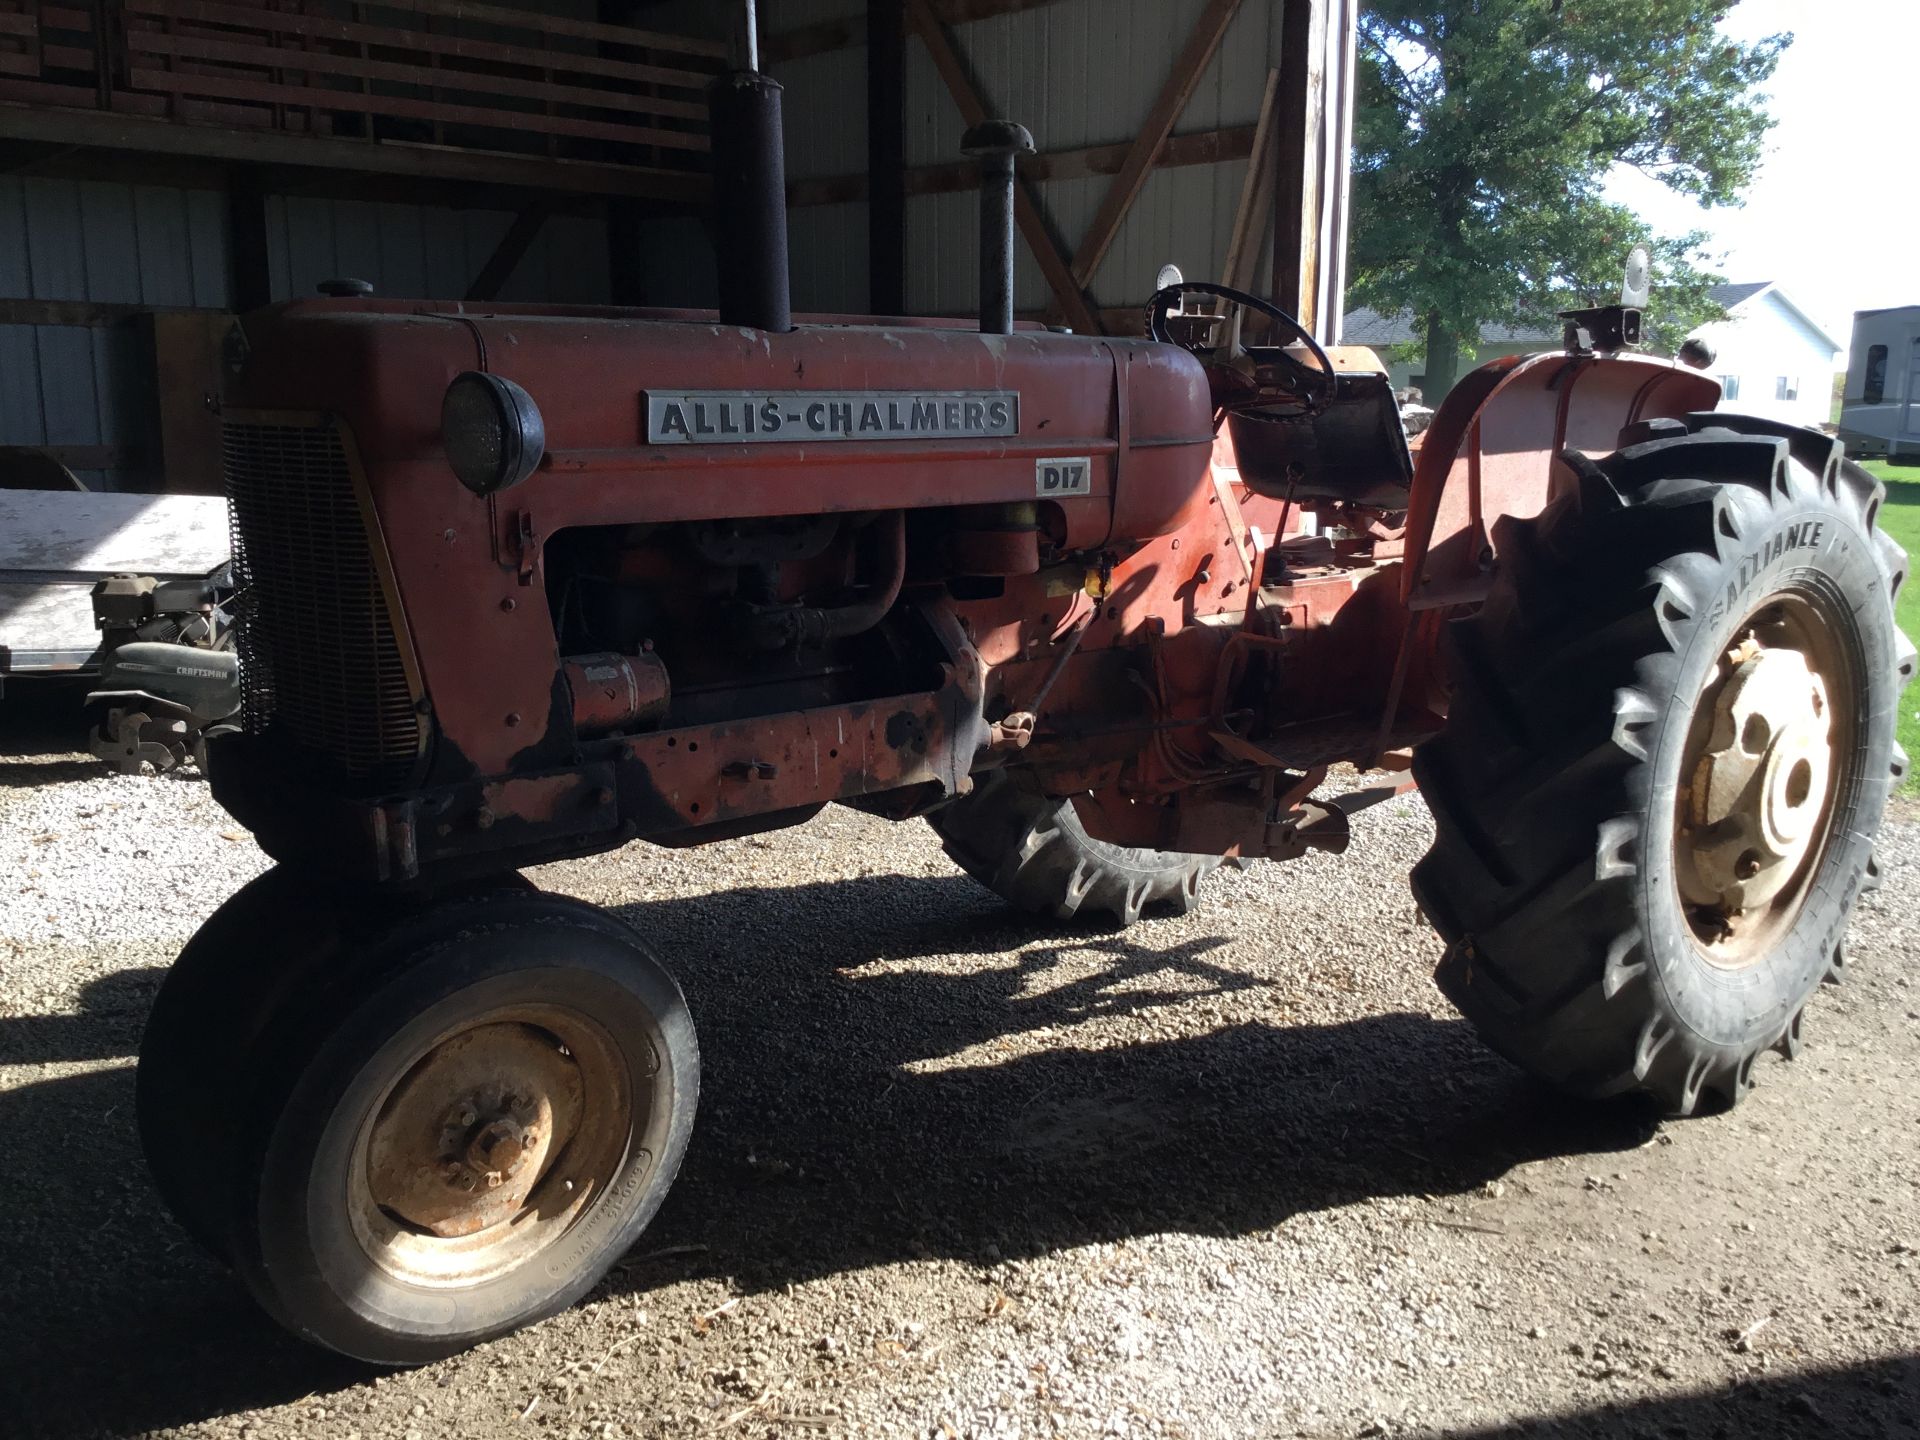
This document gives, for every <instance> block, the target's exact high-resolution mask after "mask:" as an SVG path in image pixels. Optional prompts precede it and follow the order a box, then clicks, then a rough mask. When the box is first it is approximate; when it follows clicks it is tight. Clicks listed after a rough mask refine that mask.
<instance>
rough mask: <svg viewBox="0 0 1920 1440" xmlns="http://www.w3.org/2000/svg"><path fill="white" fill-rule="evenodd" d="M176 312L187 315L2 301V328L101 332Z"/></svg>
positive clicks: (168, 309) (156, 308)
mask: <svg viewBox="0 0 1920 1440" xmlns="http://www.w3.org/2000/svg"><path fill="white" fill-rule="evenodd" d="M176 310H179V311H181V312H182V313H186V311H187V307H175V306H160V305H124V304H113V303H109V302H107V301H103V300H0V325H71V326H75V327H78V328H83V329H93V330H98V329H103V328H105V327H107V326H109V325H118V324H119V323H120V322H121V321H123V320H132V319H134V318H136V317H138V316H141V315H154V314H159V313H162V312H164V313H167V314H172V313H175V311H176ZM204 313H221V314H224V313H225V312H224V311H220V312H213V311H210V310H209V311H206V312H204Z"/></svg>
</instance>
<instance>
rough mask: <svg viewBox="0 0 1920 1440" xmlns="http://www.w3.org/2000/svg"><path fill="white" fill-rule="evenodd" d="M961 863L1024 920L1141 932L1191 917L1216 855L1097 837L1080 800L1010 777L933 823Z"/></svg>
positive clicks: (989, 783) (991, 779)
mask: <svg viewBox="0 0 1920 1440" xmlns="http://www.w3.org/2000/svg"><path fill="white" fill-rule="evenodd" d="M927 819H928V822H929V823H930V824H931V825H932V826H933V828H934V830H935V831H936V832H937V833H938V834H939V836H940V839H941V841H942V843H943V844H944V846H945V848H946V852H947V854H948V855H949V856H951V857H952V859H953V861H954V863H955V864H956V865H958V866H959V867H960V868H961V869H962V870H965V871H966V872H967V873H968V874H969V875H971V876H972V877H973V878H974V879H975V880H978V881H979V882H980V883H981V884H982V885H984V886H986V887H987V888H988V889H989V890H991V891H993V892H994V894H996V895H998V896H999V897H1000V898H1001V899H1003V900H1005V901H1006V902H1007V903H1008V904H1009V905H1012V906H1013V907H1014V908H1015V909H1017V910H1024V911H1026V912H1027V913H1028V914H1030V915H1044V916H1047V917H1049V918H1051V919H1056V920H1071V919H1075V918H1077V917H1080V916H1088V915H1101V916H1105V917H1106V918H1108V919H1110V920H1113V921H1115V922H1116V923H1118V924H1120V925H1131V924H1133V923H1134V922H1135V921H1136V920H1138V919H1139V918H1140V916H1141V914H1142V913H1143V912H1144V911H1145V910H1146V909H1147V907H1149V906H1155V905H1157V906H1163V907H1165V908H1166V909H1168V910H1170V911H1172V912H1173V913H1175V914H1182V915H1184V914H1185V913H1186V912H1187V911H1188V910H1190V909H1192V908H1193V906H1194V904H1195V903H1197V901H1198V900H1199V896H1200V882H1201V881H1202V880H1203V879H1205V878H1206V877H1207V876H1208V875H1210V874H1212V873H1213V872H1214V871H1215V870H1216V869H1218V868H1219V866H1220V861H1219V859H1218V858H1216V857H1214V856H1211V855H1177V854H1173V853H1171V852H1169V851H1165V850H1140V849H1131V848H1128V847H1126V846H1122V845H1111V844H1108V843H1107V842H1106V841H1104V840H1096V839H1094V838H1093V837H1092V836H1090V835H1088V834H1087V831H1086V827H1085V826H1084V825H1082V824H1081V823H1080V816H1079V815H1078V814H1077V813H1076V812H1075V811H1074V808H1073V802H1072V801H1071V800H1055V799H1053V798H1051V797H1049V796H1046V795H1043V794H1041V793H1040V792H1039V791H1038V790H1034V789H1030V788H1028V787H1027V786H1025V785H1023V784H1022V783H1021V782H1020V781H1019V780H1018V779H1017V778H1015V777H1014V776H1013V775H1011V774H1009V773H1008V772H1006V771H1004V770H997V771H993V772H990V773H988V774H986V775H982V776H979V777H977V778H976V780H975V788H974V791H973V793H972V794H971V795H967V796H965V797H963V798H962V799H959V800H956V801H954V802H953V803H952V804H951V805H948V806H945V807H944V808H942V809H940V810H937V811H935V812H934V813H933V814H932V815H929V816H928V817H927Z"/></svg>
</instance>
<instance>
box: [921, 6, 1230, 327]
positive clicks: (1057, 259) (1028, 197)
mask: <svg viewBox="0 0 1920 1440" xmlns="http://www.w3.org/2000/svg"><path fill="white" fill-rule="evenodd" d="M1235 3H1236V4H1237V3H1238V0H1235ZM907 23H908V24H909V25H910V26H911V27H912V28H913V32H914V33H915V34H916V35H918V36H919V37H920V40H921V42H922V43H923V44H924V45H925V46H926V47H927V53H928V55H930V56H931V57H932V59H933V65H934V69H936V70H938V71H939V72H940V78H941V79H942V80H943V81H944V82H945V83H946V86H947V90H948V92H949V93H950V94H951V95H952V96H953V101H954V104H956V105H957V106H959V107H960V118H961V119H962V120H964V121H965V122H966V123H967V126H968V127H969V128H971V127H973V126H975V125H978V124H980V123H981V122H983V121H985V120H988V119H990V118H992V117H991V114H990V112H989V111H988V109H987V104H986V101H985V100H983V99H982V98H981V96H980V92H979V90H978V89H977V88H976V87H975V85H974V83H973V76H972V75H970V74H969V73H968V72H967V66H966V62H965V61H963V60H962V59H961V58H960V52H959V51H958V50H957V49H955V48H954V44H953V40H952V37H951V36H949V35H948V34H947V28H946V26H945V25H943V24H941V23H940V21H939V20H937V19H936V18H934V14H933V11H932V10H931V9H929V8H928V0H907ZM1013 211H1014V219H1015V221H1016V222H1017V223H1018V225H1019V227H1020V233H1021V235H1022V236H1024V237H1025V239H1026V242H1027V248H1028V249H1030V250H1031V251H1032V252H1033V256H1034V259H1036V260H1038V261H1039V262H1040V273H1041V274H1043V275H1044V276H1046V280H1047V286H1048V288H1049V289H1051V290H1052V291H1053V295H1054V300H1055V302H1056V303H1057V304H1058V305H1059V306H1060V309H1061V313H1063V314H1064V315H1065V316H1066V318H1067V322H1068V323H1069V324H1071V325H1072V326H1073V327H1074V329H1076V330H1078V331H1080V332H1081V333H1082V334H1086V335H1099V334H1102V333H1104V331H1103V329H1102V327H1101V324H1100V317H1099V316H1098V314H1096V313H1095V311H1094V309H1093V307H1092V306H1091V305H1089V304H1088V303H1087V297H1086V296H1085V295H1084V294H1082V293H1081V290H1080V287H1079V286H1078V285H1076V284H1075V283H1074V279H1073V270H1072V268H1071V267H1070V266H1069V265H1068V263H1067V259H1066V257H1065V256H1064V255H1062V254H1061V253H1060V247H1059V245H1058V244H1056V243H1055V241H1054V238H1053V232H1052V231H1051V230H1050V229H1048V227H1047V221H1046V217H1045V216H1044V215H1043V214H1042V213H1041V210H1040V202H1039V201H1038V200H1036V199H1035V198H1034V194H1033V188H1032V186H1031V185H1029V184H1028V183H1027V181H1025V180H1016V181H1015V182H1014V188H1013Z"/></svg>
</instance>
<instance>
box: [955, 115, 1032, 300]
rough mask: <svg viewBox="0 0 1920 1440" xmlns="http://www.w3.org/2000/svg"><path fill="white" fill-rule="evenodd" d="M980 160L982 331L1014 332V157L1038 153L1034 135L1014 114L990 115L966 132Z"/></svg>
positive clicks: (967, 150) (964, 144) (970, 151)
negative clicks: (993, 117)
mask: <svg viewBox="0 0 1920 1440" xmlns="http://www.w3.org/2000/svg"><path fill="white" fill-rule="evenodd" d="M960 149H961V151H962V153H964V154H966V155H968V156H969V157H971V158H972V159H975V160H978V161H979V162H980V333H981V334H983V335H1011V334H1012V333H1013V185H1014V169H1013V167H1014V162H1015V160H1016V159H1017V158H1018V157H1019V156H1022V155H1031V154H1033V136H1032V135H1031V134H1029V133H1028V131H1027V128H1026V126H1024V125H1016V124H1014V123H1013V122H1012V121H1011V120H988V121H984V122H983V123H981V124H979V125H976V126H974V127H973V128H972V129H971V130H969V131H967V133H966V134H965V135H964V136H962V137H961V140H960Z"/></svg>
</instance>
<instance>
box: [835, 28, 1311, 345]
mask: <svg viewBox="0 0 1920 1440" xmlns="http://www.w3.org/2000/svg"><path fill="white" fill-rule="evenodd" d="M1205 5H1206V0H1062V3H1059V4H1054V5H1045V6H1041V7H1039V8H1037V9H1033V10H1025V11H1020V12H1016V13H1012V14H1007V15H999V16H995V17H993V18H991V19H987V20H978V21H974V22H972V23H971V24H966V25H961V26H958V27H956V28H955V29H954V31H953V35H954V38H955V40H956V41H957V42H958V44H959V46H960V48H961V49H962V50H963V51H964V52H965V53H966V55H967V57H968V59H969V61H970V64H971V68H972V70H973V73H974V76H975V77H976V80H977V81H978V83H979V85H980V87H981V91H982V94H983V97H984V99H985V100H986V102H987V105H988V107H989V109H991V110H993V111H994V112H995V113H997V114H1000V115H1004V116H1006V117H1007V118H1008V119H1012V120H1017V121H1019V122H1020V123H1021V124H1023V125H1025V126H1026V127H1027V128H1028V129H1029V130H1031V131H1032V132H1033V138H1034V143H1035V145H1036V146H1037V147H1038V148H1039V149H1040V150H1041V151H1042V152H1047V151H1059V150H1073V149H1078V148H1081V147H1083V146H1089V145H1100V144H1108V143H1112V142H1115V141H1124V140H1130V139H1132V138H1133V136H1135V135H1136V134H1138V133H1139V131H1140V130H1141V128H1142V126H1143V125H1144V124H1145V123H1146V120H1147V117H1148V114H1149V112H1150V111H1151V110H1152V108H1153V104H1154V101H1155V99H1156V98H1157V97H1158V96H1159V93H1160V89H1161V87H1162V85H1164V84H1165V82H1166V78H1167V72H1168V70H1169V68H1170V67H1171V66H1172V64H1173V61H1174V57H1176V56H1177V55H1178V54H1179V53H1180V51H1181V49H1182V47H1183V46H1184V45H1185V44H1186V40H1187V36H1188V34H1189V33H1190V32H1191V31H1192V29H1193V25H1194V22H1195V21H1196V20H1197V19H1198V18H1199V17H1200V14H1201V12H1202V11H1203V10H1204V9H1205ZM1280 15H1281V5H1280V0H1247V3H1245V4H1244V5H1242V7H1241V9H1240V11H1239V13H1238V14H1237V15H1236V16H1235V17H1234V20H1233V22H1232V24H1231V25H1230V26H1229V27H1228V30H1227V33H1226V37H1225V39H1224V40H1223V42H1222V43H1221V46H1220V49H1219V53H1218V54H1216V55H1215V56H1214V58H1213V60H1212V61H1211V63H1210V64H1209V65H1208V67H1207V70H1206V71H1205V73H1204V75H1203V76H1202V78H1201V81H1200V84H1199V87H1198V88H1197V89H1196V90H1195V91H1194V94H1193V98H1192V100H1190V101H1189V102H1188V104H1187V107H1186V110H1185V111H1184V112H1183V113H1182V114H1181V116H1180V119H1179V121H1178V122H1177V123H1176V124H1175V126H1174V133H1175V134H1176V135H1179V134H1186V133H1190V132H1198V131H1206V130H1216V129H1220V128H1223V127H1226V126H1233V125H1252V124H1254V123H1255V122H1256V121H1257V120H1258V119H1259V116H1260V100H1261V96H1262V95H1263V94H1264V93H1265V91H1266V82H1267V72H1268V70H1269V69H1271V68H1272V66H1273V65H1275V64H1276V63H1277V62H1278V59H1279V54H1280ZM863 103H864V101H863ZM964 129H965V127H964V126H963V125H962V124H961V121H960V112H959V110H958V109H957V108H956V107H955V105H954V103H953V98H952V96H951V95H950V94H949V93H948V91H947V87H946V85H945V84H944V82H942V80H941V79H940V76H939V74H938V72H937V71H936V70H935V69H934V66H933V62H932V60H931V59H930V58H929V56H928V54H927V51H926V48H925V47H924V46H922V45H919V44H917V43H914V42H912V41H909V42H908V46H907V134H906V138H907V163H908V165H909V166H920V165H937V164H942V163H945V162H948V161H951V160H953V159H955V158H956V157H957V156H958V155H959V153H960V137H961V134H962V133H963V131H964ZM1246 169H1247V165H1246V162H1245V161H1244V160H1239V161H1231V162H1224V163H1220V164H1215V165H1195V166H1186V167H1181V168H1178V169H1167V170H1157V171H1154V172H1153V173H1152V174H1150V175H1149V176H1148V177H1147V181H1146V184H1145V185H1144V186H1143V187H1142V189H1141V191H1140V196H1139V198H1138V199H1137V200H1135V201H1134V204H1133V207H1132V209H1131V210H1130V211H1129V213H1128V215H1127V218H1126V220H1125V221H1124V222H1123V223H1122V224H1121V226H1120V229H1119V233H1118V234H1117V235H1116V236H1115V237H1114V242H1113V246H1112V248H1111V249H1110V250H1109V251H1108V252H1107V257H1106V259H1105V261H1104V262H1103V263H1102V265H1101V267H1100V269H1099V271H1098V273H1096V274H1095V275H1094V276H1093V277H1092V279H1091V281H1090V283H1089V285H1088V286H1087V288H1088V290H1089V291H1090V292H1091V293H1092V295H1093V297H1094V299H1095V300H1096V302H1097V303H1099V304H1101V305H1105V306H1124V305H1134V304H1140V303H1143V302H1144V301H1145V300H1146V299H1147V297H1148V296H1149V295H1151V294H1152V292H1153V281H1154V277H1155V276H1156V275H1157V274H1158V273H1159V270H1160V267H1161V266H1162V265H1164V264H1166V263H1167V262H1168V261H1173V262H1174V263H1176V264H1178V265H1180V266H1181V268H1182V269H1183V270H1184V271H1185V272H1186V273H1187V274H1188V275H1189V276H1191V277H1192V278H1194V279H1196V280H1210V279H1215V278H1217V277H1218V275H1219V273H1220V270H1221V268H1222V266H1223V264H1224V262H1225V259H1226V250H1227V244H1228V240H1229V237H1230V234H1231V231H1232V228H1233V216H1234V210H1235V208H1236V207H1237V206H1238V204H1239V200H1240V188H1241V184H1242V182H1243V180H1244V179H1245V176H1246ZM1112 183H1113V177H1111V176H1107V175H1098V176H1093V177H1091V178H1088V179H1084V180H1059V181H1048V182H1045V183H1043V184H1041V185H1039V186H1037V187H1036V188H1037V190H1038V193H1039V195H1040V198H1041V202H1042V205H1043V208H1044V209H1045V210H1046V211H1047V212H1048V214H1049V216H1050V217H1051V219H1052V221H1053V225H1054V229H1055V232H1056V233H1057V234H1058V235H1059V236H1060V238H1061V240H1062V241H1063V243H1064V244H1065V246H1066V247H1067V248H1068V250H1069V251H1071V250H1072V248H1073V247H1074V246H1075V245H1077V244H1078V243H1079V241H1080V239H1081V238H1082V237H1083V236H1084V235H1085V234H1086V231H1087V228H1088V226H1089V225H1090V224H1091V223H1092V221H1093V218H1094V215H1095V213H1096V212H1097V211H1098V209H1099V208H1100V202H1101V200H1102V198H1103V197H1104V196H1105V195H1106V193H1107V189H1108V187H1109V186H1110V185H1111V184H1112ZM977 215H978V207H977V202H976V200H975V198H974V197H973V196H972V195H969V194H955V195H935V196H917V197H914V198H912V199H910V200H909V201H908V204H907V253H908V255H909V256H910V257H911V263H910V264H909V266H908V275H907V296H908V304H909V307H910V308H911V309H913V310H915V311H925V312H930V313H937V314H938V313H966V312H968V311H970V310H971V309H972V307H973V306H974V304H975V295H974V292H975V291H976V290H977V288H978V285H979V281H978V278H977V271H978V265H979V258H978V257H979V239H978V232H977ZM1017 253H1018V274H1017V277H1016V284H1015V303H1016V304H1017V305H1018V306H1019V307H1020V308H1021V309H1024V310H1040V309H1044V308H1045V307H1046V306H1047V305H1048V304H1049V302H1050V301H1051V300H1052V298H1053V296H1052V292H1051V291H1050V290H1049V289H1048V288H1047V285H1046V282H1045V281H1044V280H1043V279H1042V278H1041V274H1040V269H1039V266H1038V265H1037V264H1036V263H1035V261H1034V259H1033V256H1032V253H1031V252H1030V251H1029V250H1028V249H1027V248H1026V247H1025V246H1024V245H1022V246H1020V247H1019V249H1018V252H1017Z"/></svg>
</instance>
